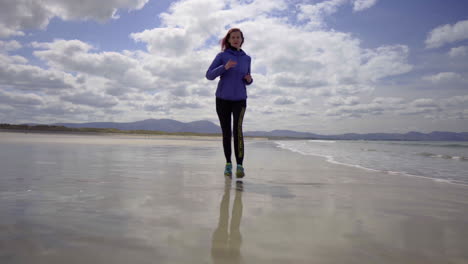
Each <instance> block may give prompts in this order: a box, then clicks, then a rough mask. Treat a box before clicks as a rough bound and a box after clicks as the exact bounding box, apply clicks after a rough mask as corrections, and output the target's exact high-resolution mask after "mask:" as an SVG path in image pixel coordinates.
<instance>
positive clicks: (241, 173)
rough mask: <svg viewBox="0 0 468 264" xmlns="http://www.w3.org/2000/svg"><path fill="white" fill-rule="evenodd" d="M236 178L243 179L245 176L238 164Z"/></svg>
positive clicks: (242, 168)
mask: <svg viewBox="0 0 468 264" xmlns="http://www.w3.org/2000/svg"><path fill="white" fill-rule="evenodd" d="M236 176H237V178H243V177H244V176H245V173H244V167H242V165H240V164H237V171H236Z"/></svg>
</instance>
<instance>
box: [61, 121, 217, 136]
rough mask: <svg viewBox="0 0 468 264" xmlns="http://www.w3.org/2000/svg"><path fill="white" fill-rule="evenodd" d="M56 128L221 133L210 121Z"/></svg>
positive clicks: (83, 124) (112, 123)
mask: <svg viewBox="0 0 468 264" xmlns="http://www.w3.org/2000/svg"><path fill="white" fill-rule="evenodd" d="M53 125H57V126H64V127H71V128H83V127H91V128H116V129H120V130H152V131H163V132H171V133H176V132H190V133H209V134H212V133H221V128H220V127H219V126H217V125H215V124H213V123H212V122H210V121H195V122H189V123H183V122H179V121H176V120H172V119H146V120H142V121H136V122H129V123H115V122H93V123H57V124H53Z"/></svg>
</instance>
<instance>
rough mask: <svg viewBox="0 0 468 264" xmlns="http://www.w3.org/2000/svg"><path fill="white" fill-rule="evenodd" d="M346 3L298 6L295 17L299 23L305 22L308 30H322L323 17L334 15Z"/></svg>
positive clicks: (334, 1) (334, 0) (338, 0)
mask: <svg viewBox="0 0 468 264" xmlns="http://www.w3.org/2000/svg"><path fill="white" fill-rule="evenodd" d="M347 2H348V0H328V1H323V2H320V3H316V4H300V5H298V7H299V13H298V16H297V17H298V19H299V20H300V21H307V22H308V25H307V26H308V27H309V28H316V29H317V28H323V27H324V26H325V22H324V19H325V17H326V16H329V15H331V14H334V13H336V12H337V11H338V8H339V7H340V6H341V5H343V4H346V3H347Z"/></svg>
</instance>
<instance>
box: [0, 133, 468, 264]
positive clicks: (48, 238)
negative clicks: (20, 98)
mask: <svg viewBox="0 0 468 264" xmlns="http://www.w3.org/2000/svg"><path fill="white" fill-rule="evenodd" d="M245 148H246V158H245V162H244V163H245V164H244V165H245V168H246V173H247V175H246V177H245V178H244V179H242V181H237V180H236V179H229V178H226V177H224V176H223V175H222V172H223V166H224V158H223V153H222V144H221V141H220V139H219V138H182V137H177V138H167V137H164V136H162V137H155V136H152V137H147V136H141V137H139V136H132V137H128V136H79V135H47V134H40V135H38V134H34V135H32V134H22V133H0V168H1V172H0V175H1V176H0V215H1V217H0V263H65V262H66V263H86V262H91V263H425V264H426V263H468V250H467V249H468V187H467V186H461V185H455V184H449V183H444V182H435V181H433V180H429V179H421V178H411V177H407V176H398V175H389V174H383V173H375V172H370V171H365V170H361V169H357V168H351V167H346V166H341V165H335V164H330V163H327V162H326V161H325V160H323V159H321V158H317V157H312V156H302V155H300V154H297V153H292V152H289V151H287V150H282V149H279V148H276V147H275V145H274V144H273V143H272V142H270V141H267V140H247V141H246V144H245Z"/></svg>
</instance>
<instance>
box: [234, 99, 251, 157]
mask: <svg viewBox="0 0 468 264" xmlns="http://www.w3.org/2000/svg"><path fill="white" fill-rule="evenodd" d="M246 108H247V102H246V100H243V101H238V102H233V107H232V113H233V116H234V120H233V121H234V123H233V130H234V153H235V154H236V162H237V164H238V165H242V162H243V160H244V134H243V132H242V122H244V114H245V109H246Z"/></svg>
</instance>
